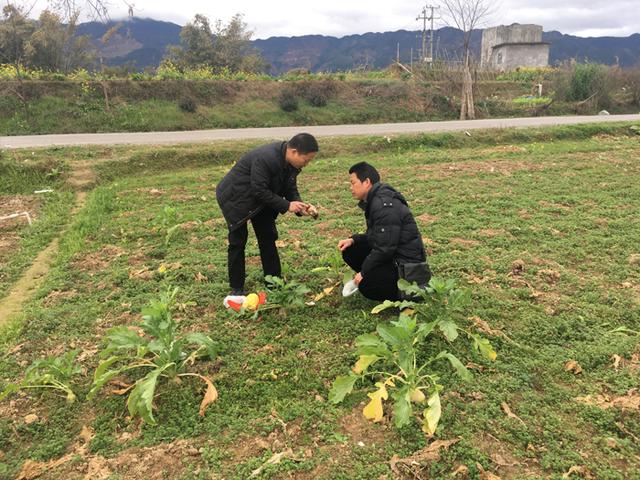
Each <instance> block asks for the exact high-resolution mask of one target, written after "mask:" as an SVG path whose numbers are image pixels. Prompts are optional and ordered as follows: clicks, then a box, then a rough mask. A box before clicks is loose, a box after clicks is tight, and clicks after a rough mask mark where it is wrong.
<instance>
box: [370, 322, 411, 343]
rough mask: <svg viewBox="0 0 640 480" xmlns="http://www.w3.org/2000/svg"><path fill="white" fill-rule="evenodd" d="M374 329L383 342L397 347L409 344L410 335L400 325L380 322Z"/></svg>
mask: <svg viewBox="0 0 640 480" xmlns="http://www.w3.org/2000/svg"><path fill="white" fill-rule="evenodd" d="M376 331H377V332H378V335H380V337H382V339H383V340H384V341H385V342H387V343H388V344H390V345H392V346H394V347H398V348H399V347H403V346H407V345H410V344H411V337H410V335H409V334H408V333H407V331H406V330H405V329H404V328H402V327H394V326H391V325H384V324H381V325H378V327H377V328H376Z"/></svg>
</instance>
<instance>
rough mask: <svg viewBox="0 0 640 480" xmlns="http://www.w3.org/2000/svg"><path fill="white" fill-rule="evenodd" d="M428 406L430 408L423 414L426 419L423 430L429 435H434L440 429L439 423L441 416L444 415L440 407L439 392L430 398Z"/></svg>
mask: <svg viewBox="0 0 640 480" xmlns="http://www.w3.org/2000/svg"><path fill="white" fill-rule="evenodd" d="M427 405H428V407H427V408H425V409H424V412H423V413H422V416H423V417H424V421H423V422H422V430H423V431H424V432H425V433H427V434H429V435H433V434H434V433H436V428H437V427H438V422H439V421H440V415H441V414H442V410H441V407H440V395H439V394H438V392H437V391H436V392H434V393H433V395H431V396H430V397H429V400H428V401H427Z"/></svg>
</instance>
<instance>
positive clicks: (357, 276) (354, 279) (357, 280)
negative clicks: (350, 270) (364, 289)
mask: <svg viewBox="0 0 640 480" xmlns="http://www.w3.org/2000/svg"><path fill="white" fill-rule="evenodd" d="M353 281H354V282H355V283H356V285H360V282H361V281H362V273H360V272H358V273H356V276H355V277H353Z"/></svg>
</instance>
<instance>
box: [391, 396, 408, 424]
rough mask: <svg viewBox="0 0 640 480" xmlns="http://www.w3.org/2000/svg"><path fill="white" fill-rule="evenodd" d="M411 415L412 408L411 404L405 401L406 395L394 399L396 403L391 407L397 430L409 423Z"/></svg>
mask: <svg viewBox="0 0 640 480" xmlns="http://www.w3.org/2000/svg"><path fill="white" fill-rule="evenodd" d="M412 413H413V407H412V406H411V402H410V401H409V400H408V399H407V395H406V394H404V395H400V396H398V398H396V403H395V405H394V407H393V420H394V423H395V425H396V427H398V428H402V427H404V426H405V425H407V424H408V423H409V422H410V421H411V414H412Z"/></svg>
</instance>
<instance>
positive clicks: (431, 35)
mask: <svg viewBox="0 0 640 480" xmlns="http://www.w3.org/2000/svg"><path fill="white" fill-rule="evenodd" d="M439 8H440V7H436V6H433V5H425V6H424V7H423V8H422V12H420V15H418V16H417V17H416V20H418V21H419V20H422V49H421V50H420V61H421V62H423V63H430V64H432V63H433V61H434V58H433V43H434V31H433V21H434V19H435V15H434V11H435V10H438V9H439ZM427 10H429V11H430V15H427ZM438 18H440V17H438ZM427 21H430V22H431V28H430V30H429V56H427Z"/></svg>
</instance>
